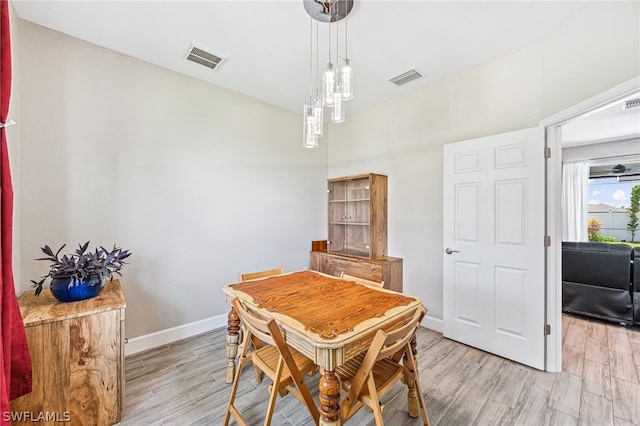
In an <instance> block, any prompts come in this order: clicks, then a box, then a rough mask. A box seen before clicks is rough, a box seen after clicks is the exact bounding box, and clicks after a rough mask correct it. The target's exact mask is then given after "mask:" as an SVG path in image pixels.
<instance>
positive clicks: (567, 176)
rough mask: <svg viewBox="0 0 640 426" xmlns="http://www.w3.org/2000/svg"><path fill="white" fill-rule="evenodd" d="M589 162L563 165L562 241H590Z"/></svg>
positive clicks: (574, 162)
mask: <svg viewBox="0 0 640 426" xmlns="http://www.w3.org/2000/svg"><path fill="white" fill-rule="evenodd" d="M588 200H589V161H588V160H585V161H573V162H567V163H563V164H562V241H588V240H589V237H588V233H587V220H588V218H587V204H588Z"/></svg>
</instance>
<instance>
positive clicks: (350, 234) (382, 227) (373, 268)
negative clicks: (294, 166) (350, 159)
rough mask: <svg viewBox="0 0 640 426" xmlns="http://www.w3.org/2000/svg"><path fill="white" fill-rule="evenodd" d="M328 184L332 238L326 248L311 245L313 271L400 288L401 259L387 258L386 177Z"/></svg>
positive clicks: (344, 179) (337, 180) (370, 175)
mask: <svg viewBox="0 0 640 426" xmlns="http://www.w3.org/2000/svg"><path fill="white" fill-rule="evenodd" d="M327 184H328V197H327V198H328V203H327V207H328V215H327V223H328V231H329V238H328V240H327V242H326V244H325V245H324V246H323V247H322V249H313V248H312V251H311V259H310V267H311V269H313V270H315V271H320V272H324V273H326V274H330V275H335V276H340V274H341V273H345V274H349V275H353V276H355V277H361V278H364V279H368V280H371V281H378V282H381V281H384V288H387V289H390V290H393V291H399V292H401V291H402V259H400V258H396V257H387V177H386V176H384V175H378V174H374V173H366V174H359V175H352V176H344V177H338V178H332V179H329V180H328V181H327ZM346 218H348V219H346Z"/></svg>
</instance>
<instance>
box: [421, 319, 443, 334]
mask: <svg viewBox="0 0 640 426" xmlns="http://www.w3.org/2000/svg"><path fill="white" fill-rule="evenodd" d="M421 325H422V326H423V327H426V328H429V329H431V330H433V331H437V332H438V333H442V330H444V327H443V326H442V320H441V319H439V318H434V317H430V316H429V315H425V317H424V319H423V320H422V324H421Z"/></svg>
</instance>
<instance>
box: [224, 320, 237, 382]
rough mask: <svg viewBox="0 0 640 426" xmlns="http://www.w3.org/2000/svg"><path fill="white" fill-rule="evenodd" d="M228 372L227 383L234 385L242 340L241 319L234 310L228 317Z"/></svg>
mask: <svg viewBox="0 0 640 426" xmlns="http://www.w3.org/2000/svg"><path fill="white" fill-rule="evenodd" d="M227 325H228V327H227V332H228V334H227V358H228V361H227V371H226V379H225V380H226V382H227V383H233V377H234V376H235V373H236V356H237V355H238V343H239V340H240V317H238V313H237V312H236V310H235V309H234V308H231V312H229V315H228V316H227Z"/></svg>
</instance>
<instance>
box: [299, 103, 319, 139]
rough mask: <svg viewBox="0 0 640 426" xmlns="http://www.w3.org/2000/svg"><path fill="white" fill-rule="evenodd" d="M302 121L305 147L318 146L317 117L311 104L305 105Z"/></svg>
mask: <svg viewBox="0 0 640 426" xmlns="http://www.w3.org/2000/svg"><path fill="white" fill-rule="evenodd" d="M302 116H303V123H302V129H303V130H302V146H303V147H305V148H317V147H318V136H316V133H315V128H316V125H315V118H314V116H313V108H312V107H311V106H310V105H306V104H305V106H304V111H303V114H302Z"/></svg>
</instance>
